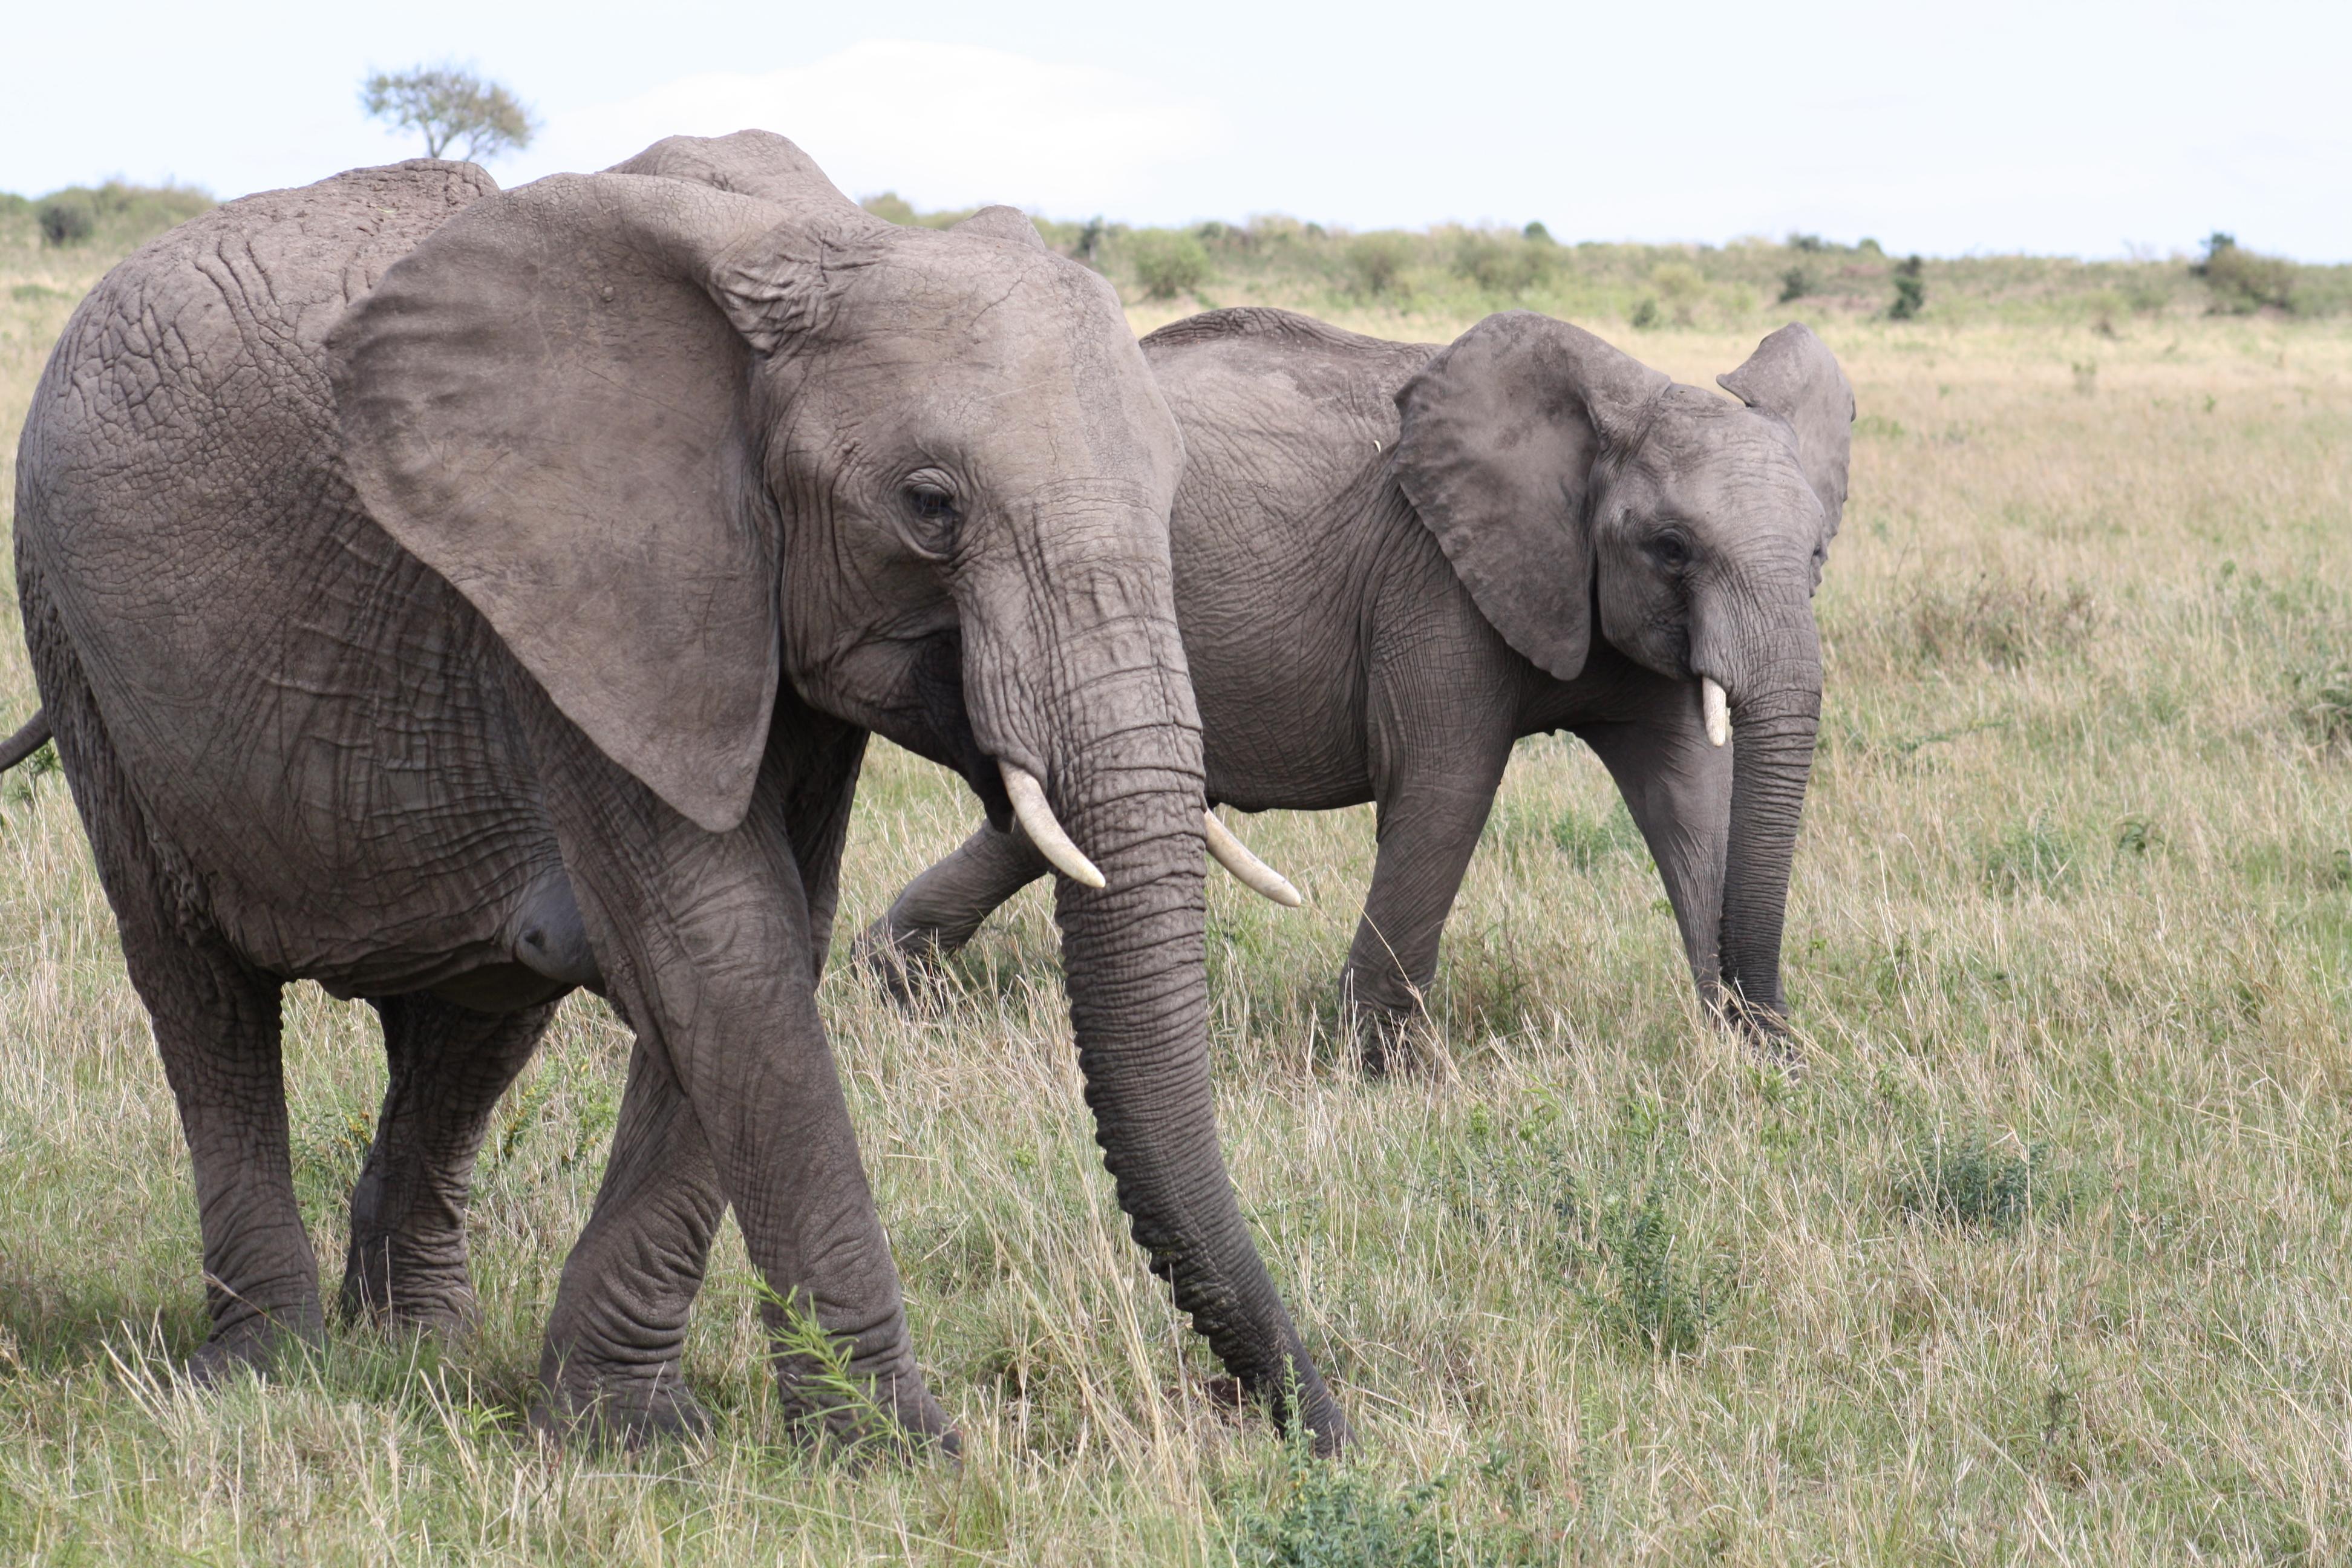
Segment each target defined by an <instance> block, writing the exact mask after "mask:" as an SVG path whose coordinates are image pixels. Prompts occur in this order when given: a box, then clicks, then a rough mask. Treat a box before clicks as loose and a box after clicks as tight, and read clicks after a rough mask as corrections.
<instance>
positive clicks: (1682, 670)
mask: <svg viewBox="0 0 2352 1568" xmlns="http://www.w3.org/2000/svg"><path fill="white" fill-rule="evenodd" d="M1143 347H1144V353H1145V356H1146V358H1147V359H1148V360H1149V361H1150V364H1151V367H1152V370H1153V373H1154V374H1155V375H1156V376H1157V377H1158V379H1159V382H1160V387H1161V389H1162V390H1163V391H1164V392H1165V394H1166V395H1167V397H1168V400H1169V403H1170V405H1171V407H1172V408H1173V409H1174V411H1175V413H1176V416H1177V420H1178V423H1179V425H1180V426H1181V428H1182V431H1183V435H1184V441H1185V445H1186V450H1187V454H1188V456H1187V461H1186V466H1185V471H1184V476H1183V479H1182V480H1181V483H1180V485H1179V488H1178V489H1177V495H1176V508H1175V515H1174V519H1173V522H1172V526H1171V550H1172V552H1173V556H1174V566H1175V586H1176V599H1177V611H1178V618H1179V621H1180V623H1181V634H1182V637H1183V641H1184V648H1185V655H1186V658H1187V659H1188V661H1189V663H1190V664H1191V667H1192V681H1193V687H1194V689H1195V691H1196V693H1197V695H1198V698H1199V701H1200V707H1201V718H1202V726H1203V730H1204V734H1205V741H1206V746H1207V765H1208V789H1209V795H1210V798H1211V799H1212V800H1213V801H1215V802H1223V803H1226V804H1230V805H1234V806H1237V807H1240V808H1241V809H1243V810H1245V811H1262V810H1266V809H1269V808H1273V807H1286V808H1290V809H1294V810H1324V809H1329V808H1332V807H1337V806H1346V805H1359V804H1361V803H1362V802H1364V801H1367V800H1370V801H1372V802H1374V803H1376V805H1377V807H1378V814H1379V836H1380V852H1379V859H1378V862H1377V865H1376V867H1375V869H1374V872H1373V876H1372V883H1371V889H1370V894H1369V896H1368V897H1367V899H1366V900H1365V904H1364V912H1363V918H1362V920H1361V921H1360V924H1359V925H1358V927H1357V931H1356V937H1355V942H1354V945H1353V947H1352V948H1351V949H1350V951H1349V956H1348V962H1347V967H1346V970H1345V973H1344V974H1343V977H1342V986H1343V989H1344V992H1345V994H1346V995H1347V997H1348V1000H1349V1012H1350V1015H1351V1017H1352V1018H1353V1019H1354V1021H1355V1022H1356V1023H1357V1024H1358V1025H1359V1026H1363V1027H1364V1028H1365V1038H1366V1040H1367V1042H1368V1049H1369V1050H1370V1053H1371V1060H1372V1065H1374V1066H1376V1067H1377V1066H1379V1065H1381V1060H1382V1058H1383V1055H1384V1053H1385V1051H1386V1049H1387V1048H1388V1045H1389V1043H1390V1042H1391V1041H1393V1039H1394V1038H1395V1037H1396V1032H1397V1029H1398V1027H1399V1026H1401V1025H1402V1023H1403V1022H1404V1021H1406V1020H1408V1019H1410V1018H1411V1017H1412V1016H1413V1015H1414V1013H1415V1012H1416V1011H1417V1009H1418V1006H1419V1004H1420V999H1421V998H1422V996H1423V994H1425V993H1426V991H1427V989H1428V987H1429V985H1430V983H1431V981H1432V980H1433V977H1434V974H1435V971H1436V965H1437V949H1438V941H1439V937H1440V935H1441V934H1442V932H1443V931H1444V923H1445V918H1446V915H1447V913H1448V911H1449V910H1451V909H1452V907H1453V903H1454V896H1455V894H1456V892H1457V891H1458V890H1459V889H1460V887H1461V882H1462V878H1463V875H1464V873H1465V870H1466V869H1467V868H1468V865H1469V861H1470V856H1471V853H1472V851H1473V850H1474V848H1475V847H1476V845H1477V841H1478V837H1479V834H1480V831H1481V830H1482V829H1483V827H1484V826H1485V824H1486V815H1487V811H1488V808H1489V807H1490V805H1492V803H1493V800H1494V796H1495V792H1496V788H1497V787H1498V786H1499V785H1500V784H1501V782H1502V776H1503V770H1504V767H1505V765H1506V764H1507V762H1508V760H1509V757H1510V753H1511V748H1512V744H1513V742H1516V741H1517V740H1518V739H1519V738H1520V737H1522V736H1526V735H1532V734H1538V733H1544V732H1548V731H1556V730H1570V731H1574V732H1575V733H1576V734H1578V735H1579V736H1580V737H1582V739H1583V740H1584V741H1585V742H1586V743H1588V744H1589V745H1591V747H1592V749H1593V751H1594V752H1597V753H1598V754H1599V755H1600V757H1601V761H1602V763H1605V764H1606V765H1607V767H1608V768H1609V771H1610V773H1611V774H1612V777H1613V778H1614V779H1615V780H1616V783H1617V785H1618V787H1619V789H1620V790H1621V791H1622V794H1623V795H1624V800H1625V805H1626V807H1627V809H1628V810H1629V811H1630V813H1631V814H1632V816H1633V821H1634V823H1635V824H1636V825H1637V826H1639V827H1640V829H1641V832H1642V835H1643V838H1644V839H1645V840H1646V841H1647V842H1648V845H1649V847H1650V852H1651V854H1652V856H1653V857H1654V858H1655V860H1656V862H1657V866H1658V869H1659V873H1660V876H1661V878H1662V879H1663V880H1664V884H1665V889H1666V893H1667V896H1668V898H1669V899H1670V900H1672V902H1673V905H1674V910H1675V919H1676V921H1678V923H1679V925H1680V928H1681V931H1682V938H1683V944H1684V948H1685V952H1686V953H1687V955H1688V958H1689V961H1690V965H1691V970H1692V973H1693V976H1694V978H1695V980H1696V983H1697V984H1698V987H1699V990H1700V994H1701V995H1702V996H1703V997H1704V998H1705V999H1706V1001H1708V1002H1709V1003H1710V1004H1712V1005H1716V1006H1717V1007H1718V1008H1721V1009H1722V1010H1724V1011H1725V1012H1727V1014H1729V1015H1731V1016H1734V1017H1736V1018H1738V1019H1739V1020H1740V1021H1741V1022H1742V1023H1743V1024H1744V1025H1745V1026H1747V1027H1748V1029H1750V1030H1752V1031H1754V1032H1755V1033H1756V1034H1757V1035H1759V1036H1761V1037H1775V1036H1777V1035H1779V1034H1780V1033H1781V1032H1782V1030H1783V1029H1784V1027H1785V1002H1784V999H1783V995H1782V990H1781V982H1780V934H1781V921H1782V914H1783V910H1784V907H1785V905H1786V901H1787V896H1788V888H1789V877H1790V861H1791V855H1792V851H1793V848H1794V845H1795V840H1796V834H1797V824H1798V817H1799V815H1800V812H1801V808H1802V805H1803V802H1804V796H1805V789H1806V784H1807V781H1808V778H1809V776H1810V773H1811V763H1812V752H1813V740H1814V731H1815V728H1816V725H1817V723H1818V721H1819V717H1820V712H1821V695H1822V664H1821V649H1820V642H1819V638H1818V637H1817V635H1816V632H1815V627H1814V623H1813V616H1812V605H1811V601H1812V594H1813V591H1814V589H1815V588H1816V587H1817V586H1818V584H1819V583H1820V580H1821V571H1822V564H1823V563H1824V562H1825V561H1826V559H1827V555H1828V549H1829V543H1830V540H1831V538H1832V535H1833V534H1834V533H1835V532H1836V531H1837V526H1838V521H1839V517H1840V513H1841V511H1842V510H1843V504H1844V500H1845V494H1846V466H1847V454H1848V447H1849V440H1850V434H1851V426H1852V424H1853V391H1852V388H1851V387H1850V386H1849V385H1848V384H1847V382H1846V379H1845V376H1844V374H1843V373H1842V372H1841V371H1840V369H1839V368H1838V364H1837V361H1836V359H1835V358H1834V357H1833V356H1832V354H1831V353H1830V352H1829V350H1828V348H1827V347H1825V346H1824V345H1823V344H1822V342H1821V341H1820V340H1819V339H1818V338H1816V337H1815V336H1814V335H1813V334H1812V333H1811V331H1807V330H1806V329H1805V328H1804V327H1802V326H1799V325H1794V324H1792V325H1790V326H1787V327H1783V328H1782V329H1780V331H1776V332H1774V333H1772V334H1771V335H1770V336H1769V337H1767V338H1766V339H1765V340H1764V341H1763V342H1762V343H1761V344H1759V347H1758V348H1757V350H1756V352H1755V353H1753V354H1751V355H1750V356H1749V357H1748V361H1747V362H1746V363H1744V364H1742V365H1741V366H1740V367H1739V368H1738V370H1736V371H1733V372H1731V373H1730V374H1727V375H1724V376H1721V377H1719V378H1718V380H1719V382H1720V384H1722V385H1723V386H1724V387H1725V389H1726V390H1727V391H1729V392H1731V393H1733V394H1734V395H1736V396H1738V399H1739V400H1740V401H1739V402H1738V403H1734V402H1731V401H1729V400H1728V399H1726V398H1723V397H1720V396H1717V395H1715V394H1713V393H1709V392H1706V391H1704V390H1702V389H1700V388H1697V387H1693V386H1686V385H1682V384H1676V383H1675V382H1674V381H1672V380H1671V379H1670V378H1669V377H1667V376H1666V375H1664V374H1662V373H1660V372H1658V371H1655V370H1653V369H1651V368H1649V367H1648V366H1646V365H1643V363H1640V362H1638V361H1636V360H1634V359H1633V358H1632V357H1631V356H1629V355H1627V354H1625V353H1622V352H1620V351H1619V350H1617V349H1615V348H1612V347H1611V346H1610V345H1609V344H1607V343H1605V342H1602V341H1601V340H1600V339H1599V338H1596V337H1594V336H1593V335H1592V334H1591V333H1590V332H1586V331H1581V330H1580V329H1578V328H1576V327H1573V326H1570V325H1568V324H1567V323H1565V322H1561V321H1554V320H1552V319H1550V318H1549V317H1545V316H1541V315H1538V314H1535V313H1533V312H1529V311H1523V310H1520V311H1509V312H1506V313H1504V314H1500V315H1496V316H1491V317H1489V318H1487V319H1486V321H1482V322H1480V323H1479V324H1478V325H1477V326H1475V327H1474V328H1472V329H1471V330H1470V331H1468V332H1466V333H1465V334H1464V335H1463V336H1462V337H1461V338H1460V339H1458V340H1456V341H1455V342H1454V343H1452V344H1451V345H1449V346H1446V347H1444V348H1442V349H1440V348H1436V347H1433V346H1430V345H1422V344H1410V343H1397V342H1384V341H1381V340H1379V339H1374V338H1368V337H1361V336H1359V335H1357V334H1355V333H1351V332H1345V331H1339V330H1338V329H1335V328H1332V327H1329V326H1326V325H1324V324H1323V323H1321V322H1318V321H1313V320H1310V319H1309V318H1307V317H1304V316H1299V315H1296V314H1293V313H1291V312H1288V311H1283V310H1264V309H1242V310H1215V311H1211V312H1209V313H1207V314H1205V315H1201V316H1195V317H1192V318H1191V319H1189V320H1187V321H1179V322H1176V323H1174V324H1173V325H1171V326H1169V327H1165V328H1163V329H1161V330H1160V331H1157V332H1154V333H1152V334H1151V335H1150V337H1148V338H1146V339H1145V340H1144V342H1143ZM1727 730H1728V731H1730V732H1731V733H1732V734H1733V735H1736V737H1737V738H1736V740H1734V741H1732V742H1730V743H1728V744H1727V743H1725V733H1726V731H1727ZM1046 869H1047V868H1046V865H1045V861H1044V859H1043V858H1041V857H1040V856H1039V855H1038V853H1037V851H1036V850H1035V849H1034V848H1033V847H1031V846H1030V845H1029V844H1028V843H1027V841H1026V840H1024V839H1023V838H1022V837H1019V836H1018V831H1017V829H1016V830H1015V832H1014V833H1013V834H1003V833H998V832H996V831H994V830H992V829H991V828H989V827H987V826H982V828H981V829H980V830H979V831H977V832H975V833H974V834H973V835H972V836H971V838H970V839H968V840H967V841H966V842H965V843H964V844H963V846H962V847H961V848H959V849H958V850H957V851H956V852H955V853H954V854H952V855H950V857H948V858H946V859H944V860H942V861H940V863H939V864H937V865H935V866H933V867H932V868H930V869H929V870H927V871H925V872H924V873H923V874H922V875H921V876H920V877H919V878H917V879H915V880H914V881H913V882H912V883H910V884H909V885H908V888H907V889H906V890H905V891H904V892H903V893H901V894H900V895H899V897H898V900H897V902H895V903H894V904H893V905H892V906H891V907H890V910H889V911H888V912H887V914H886V915H885V916H884V917H883V918H882V919H881V920H880V921H877V922H876V924H875V926H874V927H873V928H871V929H870V930H869V931H867V932H866V935H865V937H864V938H863V939H862V942H861V945H862V947H863V950H864V951H865V952H866V955H867V957H868V958H869V960H870V961H872V962H874V963H877V965H878V966H879V967H880V968H881V969H882V970H883V971H884V973H886V975H887V977H889V978H890V979H892V980H893V981H894V982H896V981H900V980H902V979H903V975H904V973H905V966H906V965H908V964H913V965H917V966H920V965H921V964H923V963H928V962H930V961H931V960H932V959H934V958H935V957H936V956H937V955H938V954H940V953H945V952H953V951H954V950H955V949H957V948H959V947H961V945H962V944H963V943H965V942H968V941H969V940H970V939H971V936H972V935H973V933H974V932H975V931H977V930H978V929H979V927H980V925H981V923H982V921H984V920H985V919H986V918H987V917H988V915H989V913H990V912H991V911H992V910H995V909H996V908H997V907H998V906H999V905H1000V904H1002V903H1003V902H1004V901H1005V900H1007V899H1009V898H1011V897H1012V896H1013V893H1015V892H1016V891H1018V890H1019V889H1021V888H1022V887H1023V886H1024V885H1025V884H1027V883H1028V882H1029V881H1031V880H1033V879H1035V878H1037V877H1039V876H1042V875H1044V874H1045V871H1046Z"/></svg>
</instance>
